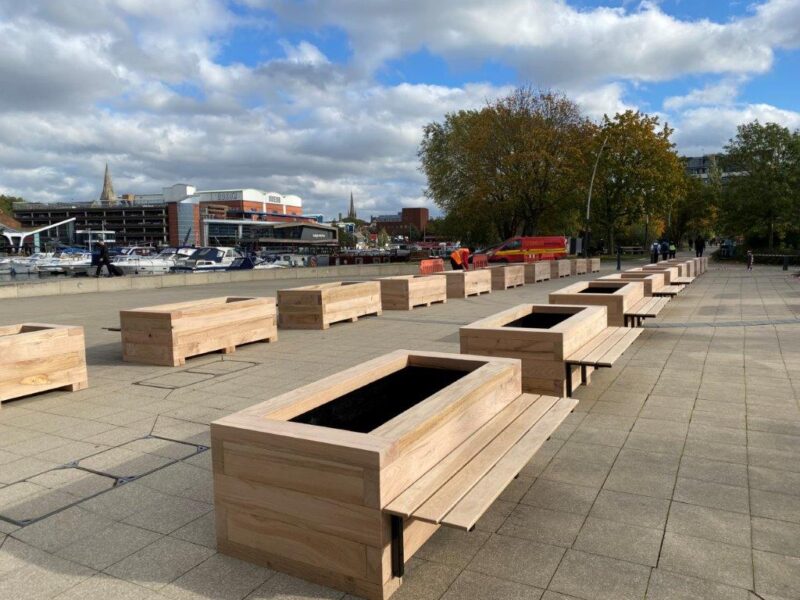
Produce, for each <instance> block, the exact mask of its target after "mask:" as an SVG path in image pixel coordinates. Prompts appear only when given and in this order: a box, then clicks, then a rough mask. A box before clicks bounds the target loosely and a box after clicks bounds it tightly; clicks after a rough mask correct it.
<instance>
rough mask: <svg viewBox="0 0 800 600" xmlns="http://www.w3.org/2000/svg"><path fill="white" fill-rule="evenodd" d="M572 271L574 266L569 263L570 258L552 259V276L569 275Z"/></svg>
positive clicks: (554, 277)
mask: <svg viewBox="0 0 800 600" xmlns="http://www.w3.org/2000/svg"><path fill="white" fill-rule="evenodd" d="M571 271H572V267H571V265H570V264H569V260H567V259H566V258H564V259H561V260H551V261H550V278H551V279H557V278H559V277H569V276H570V273H571Z"/></svg>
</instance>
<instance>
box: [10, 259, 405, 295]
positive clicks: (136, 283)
mask: <svg viewBox="0 0 800 600" xmlns="http://www.w3.org/2000/svg"><path fill="white" fill-rule="evenodd" d="M416 273H419V263H382V264H372V265H341V266H338V267H304V268H295V269H251V270H249V271H222V272H217V273H175V274H170V275H130V276H126V277H100V278H95V277H69V278H61V277H56V276H54V277H52V278H51V279H46V280H42V281H31V282H25V283H18V284H10V285H2V286H0V299H2V298H30V297H33V296H59V295H61V294H90V293H92V292H118V291H123V290H153V289H159V288H168V287H179V286H184V285H208V284H215V283H236V282H241V281H273V280H287V281H288V282H291V280H293V279H315V278H336V279H347V278H348V277H387V276H389V275H413V274H416ZM290 285H291V284H290Z"/></svg>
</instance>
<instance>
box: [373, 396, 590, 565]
mask: <svg viewBox="0 0 800 600" xmlns="http://www.w3.org/2000/svg"><path fill="white" fill-rule="evenodd" d="M577 404H578V401H577V400H574V399H572V398H557V397H555V396H539V395H536V394H522V395H520V396H519V397H517V398H516V399H515V400H514V401H512V402H511V403H510V404H509V405H508V406H507V407H506V408H505V409H503V410H502V411H501V412H499V413H498V414H497V415H495V416H494V418H492V419H491V420H490V421H488V422H487V423H486V424H485V425H484V426H483V427H481V428H479V429H478V430H477V431H475V433H473V434H472V435H471V436H470V437H468V438H467V439H466V440H465V441H464V442H463V443H462V444H461V445H460V446H458V447H457V448H456V449H455V450H453V451H452V452H450V453H449V454H448V455H447V456H445V457H444V458H443V459H442V460H441V461H439V462H438V463H436V464H435V465H434V466H433V467H431V468H430V469H428V470H427V471H426V472H425V473H424V474H423V475H422V476H421V477H420V478H419V479H417V480H416V481H415V482H414V483H413V484H411V485H410V486H409V487H408V488H406V489H405V490H404V491H403V492H402V493H401V494H400V495H398V496H397V497H396V498H394V500H392V501H391V502H389V503H388V504H387V505H386V506H385V507H384V509H383V512H384V513H387V514H389V515H390V518H391V536H392V546H391V555H392V575H394V576H395V577H402V576H403V571H404V569H403V565H404V562H405V558H404V556H403V547H404V542H403V526H404V522H405V520H406V519H417V520H420V521H423V522H427V523H432V524H436V525H445V526H448V527H453V528H455V529H461V530H463V531H472V530H473V529H474V527H475V523H477V521H478V519H480V518H481V516H483V514H484V513H485V512H486V511H487V510H488V508H489V507H490V506H491V505H492V503H493V502H494V501H495V500H496V499H497V498H498V497H499V496H500V494H501V493H502V492H503V490H504V489H505V488H506V487H507V486H508V484H509V483H511V481H513V480H514V479H515V478H516V477H517V475H518V474H519V472H520V471H521V470H522V469H523V467H525V465H526V464H528V462H530V460H531V459H532V458H533V456H534V455H535V454H536V452H537V451H538V450H539V448H541V446H542V444H544V442H545V441H547V439H548V438H549V437H550V436H551V435H552V434H553V432H554V431H555V430H556V429H557V428H558V426H559V425H560V424H561V423H562V422H563V421H564V419H566V418H567V416H568V415H569V414H570V413H571V412H572V411H573V410H574V409H575V406H576V405H577Z"/></svg>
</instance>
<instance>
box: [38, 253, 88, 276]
mask: <svg viewBox="0 0 800 600" xmlns="http://www.w3.org/2000/svg"><path fill="white" fill-rule="evenodd" d="M91 266H92V253H91V252H87V251H86V250H84V249H83V248H63V249H61V250H58V251H57V252H56V253H55V254H54V255H53V256H52V257H51V258H49V259H46V260H43V261H41V262H39V263H38V264H37V266H36V270H37V272H39V273H45V274H49V275H60V274H62V273H66V274H74V273H76V272H77V270H81V269H82V270H84V271H85V270H86V269H88V268H90V267H91Z"/></svg>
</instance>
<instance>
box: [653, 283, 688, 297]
mask: <svg viewBox="0 0 800 600" xmlns="http://www.w3.org/2000/svg"><path fill="white" fill-rule="evenodd" d="M685 287H686V286H684V285H665V286H664V287H662V288H661V289H660V290H655V291H654V292H653V295H654V296H677V295H678V294H680V293H681V292H682V291H683V290H684V288H685Z"/></svg>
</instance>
